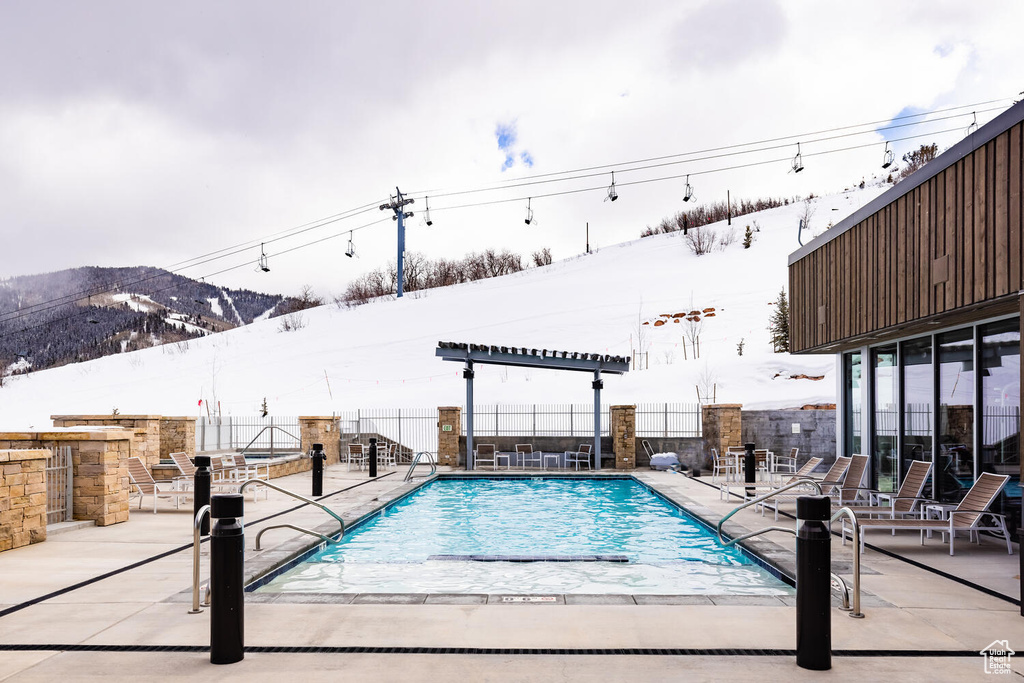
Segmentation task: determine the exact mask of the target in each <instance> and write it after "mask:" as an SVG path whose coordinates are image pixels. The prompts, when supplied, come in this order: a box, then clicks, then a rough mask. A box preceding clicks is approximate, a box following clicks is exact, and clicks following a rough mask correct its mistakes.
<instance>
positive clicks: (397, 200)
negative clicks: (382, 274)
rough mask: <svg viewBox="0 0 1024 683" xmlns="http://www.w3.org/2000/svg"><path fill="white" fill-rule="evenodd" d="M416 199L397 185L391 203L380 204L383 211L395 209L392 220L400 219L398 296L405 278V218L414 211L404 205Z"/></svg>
mask: <svg viewBox="0 0 1024 683" xmlns="http://www.w3.org/2000/svg"><path fill="white" fill-rule="evenodd" d="M415 201H416V200H415V199H413V198H412V197H409V198H405V197H403V196H402V191H401V190H399V189H398V188H397V187H396V188H395V196H393V197H392V198H391V203H390V204H381V205H380V210H381V211H386V210H387V209H391V210H392V211H394V212H395V215H394V216H392V217H391V220H393V221H398V298H401V297H402V289H403V288H402V284H403V280H404V279H405V268H404V261H405V219H406V218H412V211H405V210H403V208H402V207H404V206H405V205H406V204H412V203H413V202H415Z"/></svg>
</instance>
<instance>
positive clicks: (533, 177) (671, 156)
mask: <svg viewBox="0 0 1024 683" xmlns="http://www.w3.org/2000/svg"><path fill="white" fill-rule="evenodd" d="M1006 101H1011V102H1012V98H1009V97H1002V98H998V99H993V100H987V101H984V102H975V103H972V104H962V105H957V106H955V107H946V108H943V109H933V110H930V111H925V112H919V113H917V114H904V115H903V116H896V117H892V118H888V119H880V120H877V121H866V122H864V123H856V124H851V125H846V126H837V127H834V128H824V129H821V130H816V131H809V132H805V133H797V134H793V135H784V136H780V137H774V138H764V139H762V140H754V141H751V142H740V143H734V144H731V145H721V146H718V147H708V148H705V149H699V150H692V151H689V152H678V153H674V154H666V155H662V156H656V157H647V158H644V159H633V160H630V161H620V162H616V163H609V164H600V165H596V166H584V167H580V168H574V169H569V170H565V171H552V172H550V173H539V174H536V175H529V176H523V177H521V178H517V179H510V180H505V181H499V182H498V183H496V184H497V185H502V184H506V183H513V182H516V181H517V180H523V179H529V180H536V179H540V178H549V177H552V176H557V175H565V174H569V173H582V172H586V171H596V170H601V169H609V168H613V167H616V168H617V167H619V166H628V165H631V164H645V163H648V162H651V161H664V160H666V159H675V158H678V157H681V156H691V155H694V154H707V153H710V152H720V151H724V150H729V149H737V148H740V147H750V146H753V145H763V144H768V143H774V142H782V141H785V140H793V139H795V138H800V139H805V138H809V137H811V136H814V135H824V134H826V133H837V132H839V131H845V130H851V129H853V128H865V127H868V126H871V127H872V128H871V129H870V130H867V131H861V132H858V133H850V134H849V135H863V134H866V133H875V132H880V131H886V130H894V129H896V128H903V127H907V126H919V125H922V124H924V123H929V122H932V121H946V120H949V119H955V118H962V117H964V116H967V115H968V114H969V113H973V112H961V113H958V114H949V115H948V116H942V117H936V118H933V119H928V120H927V121H917V122H910V123H901V124H894V125H891V126H884V127H881V128H875V127H874V126H878V125H880V124H886V123H891V122H893V121H902V120H905V119H912V118H921V117H924V116H931V115H933V114H948V113H949V112H953V111H958V110H961V109H966V108H968V107H975V108H977V107H987V105H990V104H996V103H1004V102H1006ZM1002 108H1003V107H1002V106H997V107H988V108H986V109H975V111H978V112H982V113H985V112H990V111H997V110H999V109H1002ZM789 144H792V143H789ZM780 146H782V147H786V146H788V145H780ZM444 189H445V188H433V189H430V190H417V191H415V192H410V193H409V194H410V195H421V194H425V193H428V192H429V193H431V194H436V193H438V192H441V191H443V190H444Z"/></svg>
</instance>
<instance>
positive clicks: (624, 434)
mask: <svg viewBox="0 0 1024 683" xmlns="http://www.w3.org/2000/svg"><path fill="white" fill-rule="evenodd" d="M611 410H612V417H611V419H612V423H611V426H610V427H611V434H612V453H614V454H615V469H617V470H631V469H634V468H636V406H612V409H611Z"/></svg>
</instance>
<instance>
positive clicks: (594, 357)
mask: <svg viewBox="0 0 1024 683" xmlns="http://www.w3.org/2000/svg"><path fill="white" fill-rule="evenodd" d="M434 355H436V356H438V357H440V358H441V359H442V360H451V361H459V362H462V363H465V365H466V367H465V369H464V370H463V371H462V376H463V377H464V378H465V380H466V468H467V469H470V470H472V469H474V462H473V376H474V374H475V372H474V370H473V364H474V363H481V364H485V365H513V366H517V367H522V368H540V369H543V370H572V371H575V372H592V373H594V381H593V383H592V384H591V386H592V387H593V388H594V453H595V455H594V462H595V468H596V469H601V389H602V388H603V387H604V381H603V380H602V379H601V373H602V372H607V373H611V374H613V375H623V374H625V373H627V372H629V360H628V359H627V358H624V357H623V356H609V355H607V354H605V355H602V354H600V353H580V352H577V351H549V350H547V349H528V348H526V347H519V346H488V345H486V344H462V343H458V342H438V344H437V350H436V351H435V353H434Z"/></svg>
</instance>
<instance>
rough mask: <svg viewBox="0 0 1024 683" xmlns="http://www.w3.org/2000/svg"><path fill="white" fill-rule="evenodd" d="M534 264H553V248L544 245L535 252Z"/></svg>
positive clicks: (538, 265)
mask: <svg viewBox="0 0 1024 683" xmlns="http://www.w3.org/2000/svg"><path fill="white" fill-rule="evenodd" d="M533 265H535V266H537V267H540V266H550V265H551V250H550V249H548V248H547V247H544V248H543V249H541V250H540V251H535V252H533Z"/></svg>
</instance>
